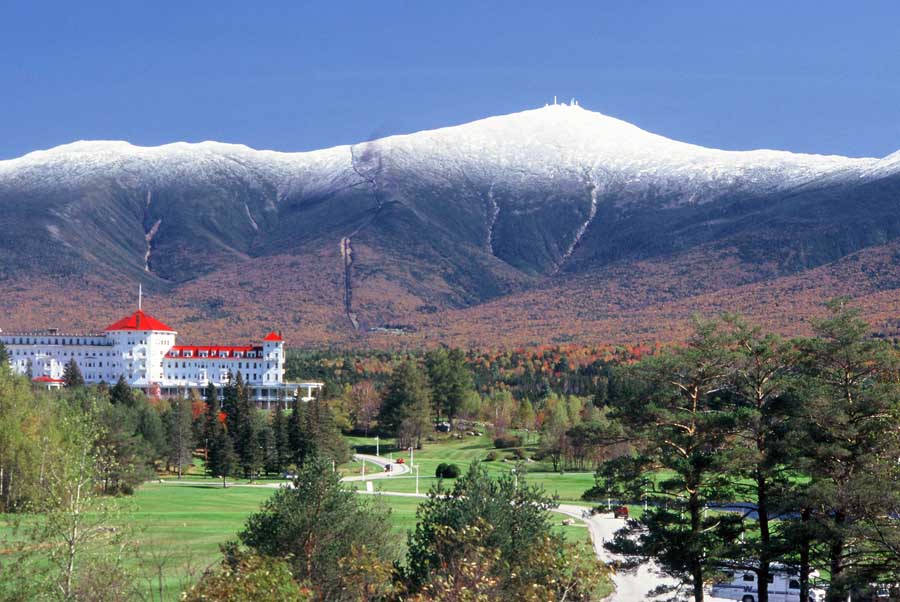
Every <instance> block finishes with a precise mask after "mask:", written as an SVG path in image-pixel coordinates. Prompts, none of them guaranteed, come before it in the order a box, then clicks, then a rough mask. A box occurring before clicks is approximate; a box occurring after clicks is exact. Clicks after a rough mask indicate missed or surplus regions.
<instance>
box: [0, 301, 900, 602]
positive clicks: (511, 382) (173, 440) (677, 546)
mask: <svg viewBox="0 0 900 602" xmlns="http://www.w3.org/2000/svg"><path fill="white" fill-rule="evenodd" d="M828 307H829V312H830V313H829V314H828V316H827V317H825V318H822V319H819V320H816V321H814V322H813V324H812V328H813V331H814V334H813V336H809V337H803V338H794V339H785V338H782V337H780V336H778V335H775V334H773V333H770V332H766V331H764V330H762V329H760V328H758V327H755V326H753V325H752V324H749V323H748V322H746V321H745V320H744V319H742V318H741V317H739V316H735V315H723V316H719V317H717V318H714V319H710V320H704V319H700V318H697V319H696V320H695V323H694V329H693V332H692V334H691V335H690V336H689V337H688V338H687V339H686V341H685V342H684V343H681V344H677V345H668V346H661V345H657V346H653V347H643V346H635V347H622V346H603V345H597V346H591V347H580V346H548V347H543V348H535V349H516V350H513V351H508V352H484V351H475V350H461V349H454V348H446V347H441V348H437V349H432V350H428V351H421V352H403V353H398V352H375V351H372V352H358V353H357V352H354V353H350V352H341V353H333V354H332V353H327V352H322V351H301V350H295V351H293V352H292V353H291V355H290V357H289V360H288V371H289V375H288V378H291V377H297V376H299V375H302V376H303V378H305V379H310V378H319V379H322V380H323V381H324V382H325V383H326V386H325V387H324V389H323V391H322V393H321V395H320V396H319V397H317V398H315V399H312V400H311V401H309V402H302V401H299V400H284V402H283V403H281V404H277V407H276V409H274V410H273V411H271V412H267V411H263V410H259V409H257V408H256V407H255V406H254V405H253V404H252V403H251V402H250V397H249V391H248V389H247V388H246V387H245V386H244V383H243V379H242V376H241V375H240V374H235V375H233V378H232V379H231V380H230V381H229V383H228V384H227V386H225V387H223V388H222V389H218V390H217V389H216V388H215V387H208V388H207V389H206V390H205V391H194V392H192V393H191V395H190V397H189V398H188V399H184V400H164V399H152V398H146V397H145V396H144V395H142V394H140V393H139V392H136V391H132V390H131V389H130V388H129V387H128V386H127V384H125V382H124V381H123V380H120V381H119V382H118V383H116V384H115V385H113V386H112V387H107V386H104V385H101V386H97V387H85V386H84V383H83V381H82V380H81V378H80V374H79V371H78V367H77V365H75V364H74V363H73V364H71V365H70V366H68V367H67V370H66V377H65V380H66V383H67V386H66V388H65V389H63V390H62V391H58V392H46V391H39V390H34V389H33V388H32V387H31V385H30V383H28V382H27V380H26V379H24V378H22V377H18V376H15V375H13V374H11V373H10V371H9V370H8V369H7V368H6V362H5V361H3V362H0V435H2V436H0V504H2V511H3V512H4V513H5V515H4V516H6V517H20V520H19V521H18V522H19V523H20V524H19V525H18V526H19V527H20V528H21V533H22V537H20V538H19V541H20V542H25V545H24V547H23V548H21V550H20V551H21V552H22V553H21V554H18V555H15V557H16V559H17V560H16V562H18V563H21V562H23V560H22V559H23V558H27V557H32V560H33V559H34V557H35V556H37V557H40V558H42V559H43V560H42V561H41V562H31V563H27V562H25V563H24V564H18V565H17V566H19V567H20V568H19V570H11V567H10V566H9V564H8V563H7V564H6V565H4V564H3V563H4V562H5V561H4V557H3V555H0V567H2V568H4V569H5V570H6V571H8V572H7V573H5V574H7V575H14V576H15V577H16V579H11V580H8V581H6V580H5V581H4V587H3V588H2V595H3V596H5V597H0V599H10V600H13V599H22V598H16V595H17V594H20V593H21V592H26V591H28V592H32V593H33V592H35V591H42V592H48V591H50V592H53V595H57V597H59V598H61V599H65V600H82V599H84V600H88V599H101V598H91V597H90V596H88V595H87V594H86V593H85V592H86V589H85V588H86V584H87V583H88V582H89V581H90V579H93V578H95V577H94V576H92V574H91V573H90V572H86V571H85V570H84V569H83V564H82V563H81V562H80V561H77V560H78V559H79V558H81V556H82V555H84V554H85V550H88V549H91V550H95V546H96V544H97V543H98V542H103V543H104V545H105V546H106V549H110V548H109V546H108V544H109V543H110V542H111V541H115V538H116V537H117V536H119V534H120V533H121V534H122V535H121V536H122V537H124V533H125V532H124V531H121V532H119V531H116V530H115V529H113V530H112V531H110V525H111V524H113V523H115V517H114V516H113V514H114V511H113V510H112V509H111V508H112V506H111V505H110V504H109V500H110V499H112V498H114V497H115V496H127V495H129V494H131V493H132V492H133V491H134V490H135V489H136V488H138V487H140V486H141V484H142V483H144V482H147V481H148V480H150V479H153V478H155V476H156V475H160V474H166V475H172V476H174V477H175V478H181V476H182V473H183V472H187V471H189V470H192V471H194V474H196V471H197V470H199V471H201V472H203V473H205V476H206V477H207V478H209V479H219V480H220V481H219V482H220V484H221V486H222V487H227V486H228V485H229V480H231V482H232V483H233V482H234V481H235V479H241V480H243V481H244V482H249V483H252V482H253V481H254V480H257V479H262V480H265V479H267V478H276V479H279V478H280V479H288V480H289V481H290V482H291V483H292V487H290V488H286V489H282V490H280V491H278V492H277V493H275V494H274V495H273V496H272V497H271V498H270V499H269V501H267V502H265V503H264V504H263V506H262V508H261V509H260V510H259V512H258V513H256V514H253V515H251V516H250V517H248V519H247V522H246V525H245V528H244V530H243V531H241V532H240V533H238V534H237V539H236V540H234V541H233V542H232V543H230V544H229V545H227V546H225V547H223V550H222V554H223V556H222V562H221V565H220V566H218V567H212V568H210V569H209V570H207V571H206V572H205V573H204V575H202V576H201V577H200V579H199V581H197V582H195V583H194V584H193V585H192V586H191V587H190V588H188V589H187V590H186V594H185V596H186V598H185V599H192V600H193V599H196V600H201V599H216V598H215V597H214V594H213V593H211V592H219V591H226V590H227V591H228V592H230V593H229V596H231V597H229V598H228V599H245V598H246V599H250V598H253V599H255V600H257V601H258V600H263V599H268V598H260V597H259V592H261V591H264V590H266V588H270V586H271V588H275V589H273V590H271V591H276V590H277V591H278V592H280V593H279V594H278V595H279V596H282V597H280V598H278V597H276V598H271V599H298V600H337V599H341V600H360V601H376V600H384V601H386V602H387V601H392V600H397V601H399V600H419V601H421V602H425V601H428V600H448V601H449V600H505V599H509V600H521V599H532V598H529V597H528V596H526V594H525V593H524V592H525V591H526V590H528V588H529V587H536V584H539V583H544V584H546V583H554V584H556V585H554V587H557V586H558V587H561V588H563V589H554V590H553V591H550V590H540V592H541V593H539V594H536V596H537V597H534V598H533V599H534V600H538V599H540V600H545V599H560V600H561V599H563V598H565V599H567V600H585V601H588V600H593V599H595V598H594V597H593V596H594V595H595V594H596V591H599V590H598V589H597V588H598V587H599V584H600V583H601V582H602V581H603V570H604V569H603V567H602V566H600V565H599V564H598V563H597V561H596V559H594V558H593V556H592V555H590V554H588V556H587V557H586V556H585V555H584V554H583V553H581V552H580V551H579V550H576V549H575V548H571V549H570V548H567V547H566V546H569V545H570V544H569V543H566V542H565V541H562V540H556V539H554V538H555V537H556V535H554V534H553V533H552V532H551V531H550V530H549V528H544V527H547V525H548V524H549V523H547V518H546V515H544V514H540V513H539V514H537V515H533V516H532V515H530V514H528V513H527V512H525V513H524V514H523V515H522V516H514V517H503V518H502V519H501V517H500V516H499V515H497V514H495V513H497V512H498V506H496V505H494V503H495V502H496V500H498V499H500V500H505V501H502V502H500V503H501V507H502V508H508V507H509V504H510V503H512V504H525V505H526V506H528V507H529V508H533V509H534V511H535V512H537V511H538V510H540V512H546V511H547V510H549V509H552V508H553V507H554V505H555V503H556V501H555V499H554V497H553V496H552V495H550V494H548V493H547V492H546V491H544V490H543V489H542V488H541V487H538V486H533V485H529V484H528V480H527V475H539V474H541V473H542V472H544V473H550V472H553V473H560V474H563V473H567V472H572V471H576V472H588V473H590V474H592V475H593V477H594V478H593V480H594V483H593V486H592V487H590V488H588V489H587V490H586V491H584V493H583V496H582V497H583V499H584V500H585V501H587V502H594V503H597V506H598V510H600V509H602V508H604V507H609V505H610V502H611V501H615V503H616V504H624V505H627V506H629V507H631V508H633V509H634V514H633V517H632V518H631V519H630V520H629V521H627V522H626V523H625V526H624V528H623V529H622V530H620V531H619V532H618V533H617V534H616V537H615V539H614V540H612V541H607V542H606V548H607V549H608V550H609V551H610V552H612V553H615V554H617V555H619V556H620V557H621V558H623V559H625V561H626V564H625V565H623V567H620V568H623V569H625V568H627V567H628V566H629V565H632V566H636V565H639V564H641V563H645V562H647V561H649V560H653V561H655V562H656V563H657V564H658V565H659V566H660V567H661V568H662V570H663V571H664V572H665V573H666V574H667V575H668V576H669V577H671V578H672V579H673V580H674V583H675V585H672V586H668V587H667V588H664V589H661V590H660V591H659V592H657V593H658V594H659V595H660V596H662V597H670V598H671V597H674V598H689V599H693V600H695V601H697V602H700V601H701V600H703V599H704V596H705V595H706V594H705V591H704V590H705V588H708V587H709V585H710V584H712V583H715V582H716V581H718V580H721V579H722V578H723V576H724V575H726V574H728V573H733V572H735V571H744V572H747V573H753V574H755V575H756V578H757V581H758V582H760V583H766V582H767V581H768V580H769V578H770V576H771V575H772V574H773V572H774V571H776V570H782V569H781V568H779V567H789V568H790V570H791V571H793V572H794V573H795V574H796V575H797V576H798V580H799V582H800V584H801V589H802V593H803V594H804V595H806V593H807V592H809V591H811V590H812V589H814V588H817V587H820V586H822V585H823V584H825V585H826V586H827V600H829V602H836V601H838V600H841V601H843V600H846V599H847V597H848V595H852V596H854V598H853V599H861V597H864V596H866V595H868V594H869V593H871V591H872V588H873V587H876V586H877V585H878V584H881V585H883V586H884V587H886V588H891V587H896V584H897V583H898V582H900V521H898V518H897V517H898V516H900V352H898V349H897V347H896V345H894V344H893V343H892V342H890V341H887V340H885V339H883V338H880V337H878V336H874V335H873V333H872V331H871V329H870V327H869V325H868V324H867V323H866V322H865V320H864V319H863V317H862V315H861V314H860V312H859V311H858V310H857V309H854V308H852V307H850V306H849V305H848V304H847V303H846V301H844V300H837V301H834V302H832V303H830V304H829V306H828ZM2 354H3V352H2V350H0V356H2ZM0 359H4V358H2V357H0ZM482 432H484V433H487V434H488V436H489V437H490V438H491V439H490V440H491V441H492V442H493V445H494V448H495V449H494V450H493V451H490V452H489V453H486V454H485V455H484V456H483V457H482V458H481V459H476V460H475V461H474V462H473V463H472V464H471V465H470V466H468V467H463V468H462V469H461V470H460V469H459V468H458V467H456V466H454V467H453V469H452V470H451V469H450V465H448V464H443V465H441V466H438V468H437V473H438V474H437V476H438V477H441V478H440V479H438V481H437V483H435V484H434V486H433V488H432V490H431V492H430V494H429V498H428V501H427V502H424V503H423V505H421V506H420V507H419V510H418V511H417V515H416V524H415V527H414V528H413V529H412V530H410V531H409V532H408V541H407V548H406V549H407V551H406V554H405V559H404V561H403V562H400V563H399V564H398V563H397V562H396V560H397V557H396V554H395V553H394V554H395V555H394V556H392V552H391V551H390V548H391V544H390V542H389V541H387V540H383V538H380V537H379V536H378V535H377V534H378V533H379V532H380V531H383V530H384V529H383V527H384V521H387V520H389V519H388V518H386V517H387V516H388V514H389V513H387V512H386V510H385V509H383V508H378V507H377V504H375V503H369V502H367V501H364V500H362V499H360V497H359V496H355V495H354V494H353V493H352V492H350V491H348V490H347V489H346V488H345V487H344V485H343V484H342V482H341V481H340V476H341V474H342V472H341V471H344V470H345V468H344V467H346V466H348V464H347V462H348V461H349V460H350V457H351V455H352V454H351V446H356V447H357V450H359V449H361V448H360V447H359V445H360V444H359V443H358V442H359V441H370V440H371V439H370V438H371V437H373V436H375V435H378V436H380V437H382V438H383V439H384V441H385V444H384V447H383V448H382V449H385V450H406V449H408V448H411V449H413V450H427V449H428V448H429V447H430V446H439V445H440V444H441V442H444V441H448V440H450V441H452V440H454V439H461V438H465V437H468V436H473V435H476V434H478V435H480V434H481V433H482ZM369 451H371V450H369ZM367 453H369V452H367ZM491 462H514V463H515V466H516V470H514V471H512V472H509V471H505V472H504V471H501V472H497V471H496V470H494V469H489V466H490V463H491ZM338 468H340V470H338ZM513 474H515V478H513V476H512V475H513ZM519 475H521V477H522V478H521V480H520V479H519V478H518V477H519ZM312 500H320V501H321V503H322V504H323V506H321V507H322V508H326V507H327V508H328V509H330V510H328V512H334V513H335V514H333V515H332V514H328V515H327V516H328V518H327V520H326V518H325V516H326V515H315V516H314V515H311V514H310V512H311V510H310V502H311V501H312ZM323 512H325V510H323ZM523 512H524V511H523ZM500 514H503V513H502V512H501V513H500ZM29 516H31V517H34V516H37V517H39V518H40V520H33V519H32V520H29V519H28V517H29ZM506 518H509V520H521V523H516V525H518V526H515V525H507V526H506V527H504V529H503V530H502V532H501V529H499V528H498V525H500V524H501V523H502V520H506ZM323 521H324V523H323ZM379 521H381V522H379ZM13 522H16V521H15V520H13ZM325 523H327V526H326V524H325ZM379 525H381V527H379ZM524 525H537V527H535V529H536V530H528V529H525V528H524ZM541 525H544V527H542V526H541ZM510 529H512V530H513V532H515V533H516V537H518V538H521V539H513V540H511V539H509V538H508V536H509V533H508V531H509V530H510ZM351 532H352V533H351ZM301 535H302V538H305V539H302V538H301V539H302V540H303V541H307V542H308V546H307V547H304V548H302V549H298V548H297V547H296V543H295V542H297V541H298V537H301ZM338 541H340V542H341V543H340V545H338V543H337V542H338ZM541 542H543V543H541ZM525 550H527V552H526V551H525ZM91 558H92V564H96V562H98V561H97V558H98V557H97V555H96V550H95V551H93V552H91ZM104 558H105V560H104V562H107V563H109V570H108V571H107V574H109V575H112V574H116V573H115V570H119V568H120V565H117V564H116V559H115V558H112V557H104ZM26 566H27V567H28V570H27V571H26V570H25V569H24V568H22V567H26ZM335 567H340V570H338V571H337V572H335ZM436 567H440V570H436ZM114 569H115V570H114ZM548 571H549V572H548ZM235 575H242V576H243V577H242V579H240V580H237V581H236V580H235V579H233V577H234V576H235ZM575 576H577V579H576V578H575ZM548 579H549V581H548ZM270 580H275V581H274V582H270ZM241 584H243V585H241ZM563 584H567V585H565V586H563ZM241 587H246V588H249V589H246V591H243V593H241V592H240V591H238V590H240V588H241ZM29 588H30V589H29ZM35 588H37V589H35ZM221 588H225V590H222V589H221ZM235 588H237V589H235ZM254 588H257V589H254ZM258 588H261V589H258ZM267 591H269V590H267ZM463 591H466V592H469V593H467V594H465V595H463V593H462V592H463ZM534 591H538V590H534ZM254 592H255V593H254ZM448 592H455V593H454V594H453V595H451V594H450V593H448ZM53 595H49V596H46V597H48V598H50V599H54V598H53ZM192 596H193V597H192ZM203 596H207V597H203ZM210 596H212V597H210ZM240 596H245V598H242V597H240ZM466 596H470V597H466ZM25 599H27V598H25ZM102 599H112V598H102ZM116 599H125V598H116ZM758 599H759V600H761V601H762V602H767V595H766V594H765V592H762V591H760V595H759V597H758ZM804 599H805V598H804Z"/></svg>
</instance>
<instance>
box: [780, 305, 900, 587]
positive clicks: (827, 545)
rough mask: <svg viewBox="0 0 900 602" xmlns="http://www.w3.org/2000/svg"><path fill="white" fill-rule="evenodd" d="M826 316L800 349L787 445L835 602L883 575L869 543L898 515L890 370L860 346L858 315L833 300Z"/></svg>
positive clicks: (891, 357)
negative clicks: (800, 398)
mask: <svg viewBox="0 0 900 602" xmlns="http://www.w3.org/2000/svg"><path fill="white" fill-rule="evenodd" d="M829 309H830V311H831V312H832V315H831V316H830V317H829V318H828V319H825V320H819V321H815V322H814V323H813V327H814V330H815V333H816V335H817V338H815V339H811V340H808V341H806V342H805V343H804V344H803V345H802V348H801V351H802V362H803V368H804V370H805V373H806V374H807V376H808V377H809V378H810V380H809V381H808V385H809V393H808V395H807V397H806V399H805V403H804V404H803V406H802V407H801V408H800V414H799V421H800V424H801V426H800V433H801V434H802V436H800V437H798V438H797V442H798V443H799V447H800V454H798V455H799V456H800V468H801V469H802V470H803V471H804V472H805V473H806V474H807V475H808V476H809V477H810V483H809V486H808V487H806V488H805V491H804V494H805V495H806V497H807V499H806V504H805V505H806V506H807V507H810V508H812V509H813V512H812V514H811V518H812V521H813V525H812V526H813V527H814V532H815V534H816V536H817V537H818V539H819V541H820V542H821V543H822V544H823V548H824V550H825V553H824V556H825V558H824V560H825V561H826V563H827V567H828V570H829V573H830V576H831V581H830V587H829V591H828V598H827V599H828V600H829V602H837V601H839V600H841V601H842V600H846V599H847V597H848V595H850V594H851V592H852V590H853V587H854V586H855V585H859V584H864V583H867V582H869V581H870V580H873V579H875V578H878V577H879V574H881V573H883V572H884V571H885V568H886V567H885V564H884V560H883V554H884V551H883V550H879V548H878V544H877V543H876V542H878V541H883V540H884V532H885V530H887V531H894V532H896V531H897V529H898V527H897V526H896V520H885V517H888V516H891V513H892V512H896V510H897V508H900V467H898V462H897V458H898V457H900V384H898V379H897V374H898V371H900V362H898V357H897V354H896V352H895V351H894V350H892V349H891V347H890V345H889V344H888V343H887V342H885V341H882V340H879V339H873V338H870V337H869V325H868V324H867V323H866V322H864V321H863V320H862V319H861V318H860V316H859V311H858V310H855V309H851V308H848V307H846V306H845V305H844V303H843V301H840V300H839V301H835V302H832V303H831V304H829ZM896 569H897V567H896V565H895V566H894V571H896ZM895 574H896V573H895Z"/></svg>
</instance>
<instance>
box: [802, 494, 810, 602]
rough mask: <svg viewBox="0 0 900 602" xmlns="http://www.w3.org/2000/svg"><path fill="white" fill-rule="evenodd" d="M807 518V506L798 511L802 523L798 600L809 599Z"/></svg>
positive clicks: (808, 513)
mask: <svg viewBox="0 0 900 602" xmlns="http://www.w3.org/2000/svg"><path fill="white" fill-rule="evenodd" d="M809 518H810V511H809V508H804V509H803V510H802V511H801V512H800V521H801V523H802V524H803V527H802V528H803V530H802V538H801V541H800V602H807V600H809V572H810V567H809Z"/></svg>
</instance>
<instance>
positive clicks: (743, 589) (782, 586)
mask: <svg viewBox="0 0 900 602" xmlns="http://www.w3.org/2000/svg"><path fill="white" fill-rule="evenodd" d="M726 575H729V576H730V577H731V580H730V581H725V582H722V583H716V584H715V585H713V587H712V592H711V594H712V595H713V597H715V598H724V599H726V600H740V601H741V602H756V601H757V600H758V599H759V596H758V595H757V594H758V593H759V584H758V583H757V582H756V573H754V572H752V571H747V572H743V571H728V572H726ZM817 576H818V573H817V572H815V571H813V573H812V574H810V577H817ZM768 590H769V602H800V578H799V577H798V576H797V575H796V573H793V574H792V573H790V572H788V571H785V570H783V569H777V568H773V569H772V571H771V572H770V573H769V587H768ZM824 599H825V592H824V591H822V590H820V589H812V588H810V590H809V602H822V600H824Z"/></svg>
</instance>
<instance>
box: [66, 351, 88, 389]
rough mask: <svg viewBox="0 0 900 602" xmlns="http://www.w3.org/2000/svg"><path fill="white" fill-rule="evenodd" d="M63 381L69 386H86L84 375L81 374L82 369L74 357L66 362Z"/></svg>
mask: <svg viewBox="0 0 900 602" xmlns="http://www.w3.org/2000/svg"><path fill="white" fill-rule="evenodd" d="M63 381H64V382H65V386H66V387H68V388H76V387H83V386H84V377H83V376H82V375H81V369H80V368H79V367H78V363H77V362H76V361H75V358H74V357H73V358H72V359H70V360H69V361H68V362H67V363H66V367H65V368H64V369H63Z"/></svg>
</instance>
